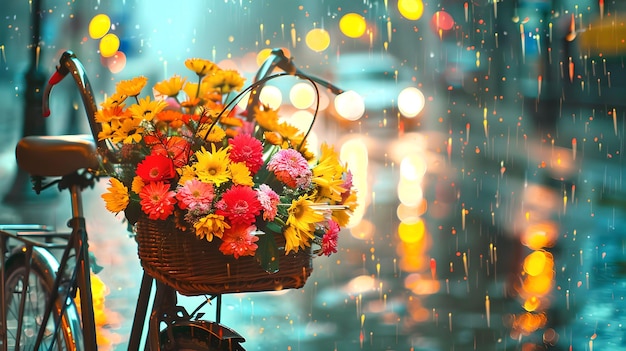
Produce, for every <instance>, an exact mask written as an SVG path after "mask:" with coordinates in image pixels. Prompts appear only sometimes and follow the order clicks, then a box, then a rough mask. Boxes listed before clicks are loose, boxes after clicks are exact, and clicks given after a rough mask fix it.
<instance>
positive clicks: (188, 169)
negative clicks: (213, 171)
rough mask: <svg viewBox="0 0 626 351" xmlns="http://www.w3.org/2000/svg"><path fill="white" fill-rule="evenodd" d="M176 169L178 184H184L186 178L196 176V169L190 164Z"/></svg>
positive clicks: (189, 178)
mask: <svg viewBox="0 0 626 351" xmlns="http://www.w3.org/2000/svg"><path fill="white" fill-rule="evenodd" d="M177 171H178V175H179V176H180V178H179V179H178V184H179V185H184V184H185V183H186V182H187V181H188V180H191V179H195V178H196V171H195V170H194V169H193V167H192V166H190V165H184V166H183V167H181V168H178V169H177Z"/></svg>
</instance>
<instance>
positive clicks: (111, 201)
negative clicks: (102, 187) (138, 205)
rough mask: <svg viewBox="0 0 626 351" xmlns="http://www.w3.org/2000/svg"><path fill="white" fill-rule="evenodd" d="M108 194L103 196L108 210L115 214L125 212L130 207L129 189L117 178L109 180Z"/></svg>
mask: <svg viewBox="0 0 626 351" xmlns="http://www.w3.org/2000/svg"><path fill="white" fill-rule="evenodd" d="M109 184H110V185H111V186H110V187H108V188H107V191H108V193H104V194H102V195H101V197H102V199H103V200H104V202H105V207H106V209H107V210H109V211H110V212H113V213H118V212H121V211H124V210H125V209H126V207H127V206H128V201H129V198H128V188H127V187H125V186H124V184H122V182H120V181H119V180H118V179H116V178H110V179H109Z"/></svg>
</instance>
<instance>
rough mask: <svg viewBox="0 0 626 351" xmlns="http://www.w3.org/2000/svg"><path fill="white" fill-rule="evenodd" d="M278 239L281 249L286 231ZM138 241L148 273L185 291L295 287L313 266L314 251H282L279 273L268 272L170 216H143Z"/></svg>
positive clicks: (302, 281) (259, 289)
mask: <svg viewBox="0 0 626 351" xmlns="http://www.w3.org/2000/svg"><path fill="white" fill-rule="evenodd" d="M275 239H276V243H277V246H278V247H279V248H280V247H284V246H285V239H284V237H283V236H282V235H275ZM137 243H138V251H139V259H140V260H141V265H142V266H143V269H144V270H145V271H146V273H148V274H149V275H150V276H152V277H153V278H155V279H158V280H160V281H162V282H164V283H165V284H167V285H169V286H171V287H172V288H174V289H176V290H177V291H178V292H180V293H181V294H183V295H187V296H195V295H204V294H223V293H233V292H254V291H273V290H281V289H292V288H293V289H296V288H301V287H302V286H304V283H305V282H306V280H307V279H308V277H309V275H310V274H311V271H312V267H311V262H312V259H311V251H310V250H300V251H299V252H297V253H290V254H289V255H284V256H281V257H280V262H279V270H278V272H276V273H268V272H267V271H265V270H264V269H263V268H262V267H261V265H260V264H259V263H258V261H257V260H256V259H255V258H254V257H252V256H243V257H239V258H238V259H235V258H234V257H233V256H230V255H229V256H226V255H224V254H223V253H222V252H220V251H219V245H220V240H219V239H215V240H213V241H212V242H208V241H206V240H204V239H198V238H197V237H196V236H195V235H194V234H193V233H189V232H184V231H181V230H179V229H178V228H176V226H175V225H174V224H173V222H172V221H153V220H149V219H147V218H145V217H143V216H142V217H141V218H140V219H139V221H138V222H137Z"/></svg>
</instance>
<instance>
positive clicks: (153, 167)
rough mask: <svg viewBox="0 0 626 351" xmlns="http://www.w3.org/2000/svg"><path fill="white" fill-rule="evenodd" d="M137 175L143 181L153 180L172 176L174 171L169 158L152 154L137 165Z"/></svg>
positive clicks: (174, 173) (174, 174)
mask: <svg viewBox="0 0 626 351" xmlns="http://www.w3.org/2000/svg"><path fill="white" fill-rule="evenodd" d="M137 175H138V176H139V177H141V179H142V180H143V181H144V182H155V181H160V180H167V179H172V178H174V176H176V171H175V170H174V163H173V162H172V159H171V158H169V157H167V156H164V155H155V154H153V155H148V156H146V158H145V159H144V160H143V161H141V163H140V164H138V165H137Z"/></svg>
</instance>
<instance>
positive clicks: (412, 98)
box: [398, 87, 426, 118]
mask: <svg viewBox="0 0 626 351" xmlns="http://www.w3.org/2000/svg"><path fill="white" fill-rule="evenodd" d="M425 103H426V99H425V98H424V94H423V93H422V92H421V91H420V90H419V89H417V88H415V87H408V88H405V89H403V90H402V91H401V92H400V94H398V110H400V113H401V114H402V115H403V116H405V117H408V118H413V117H415V116H417V115H418V114H419V113H420V112H422V110H423V109H424V105H425Z"/></svg>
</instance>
